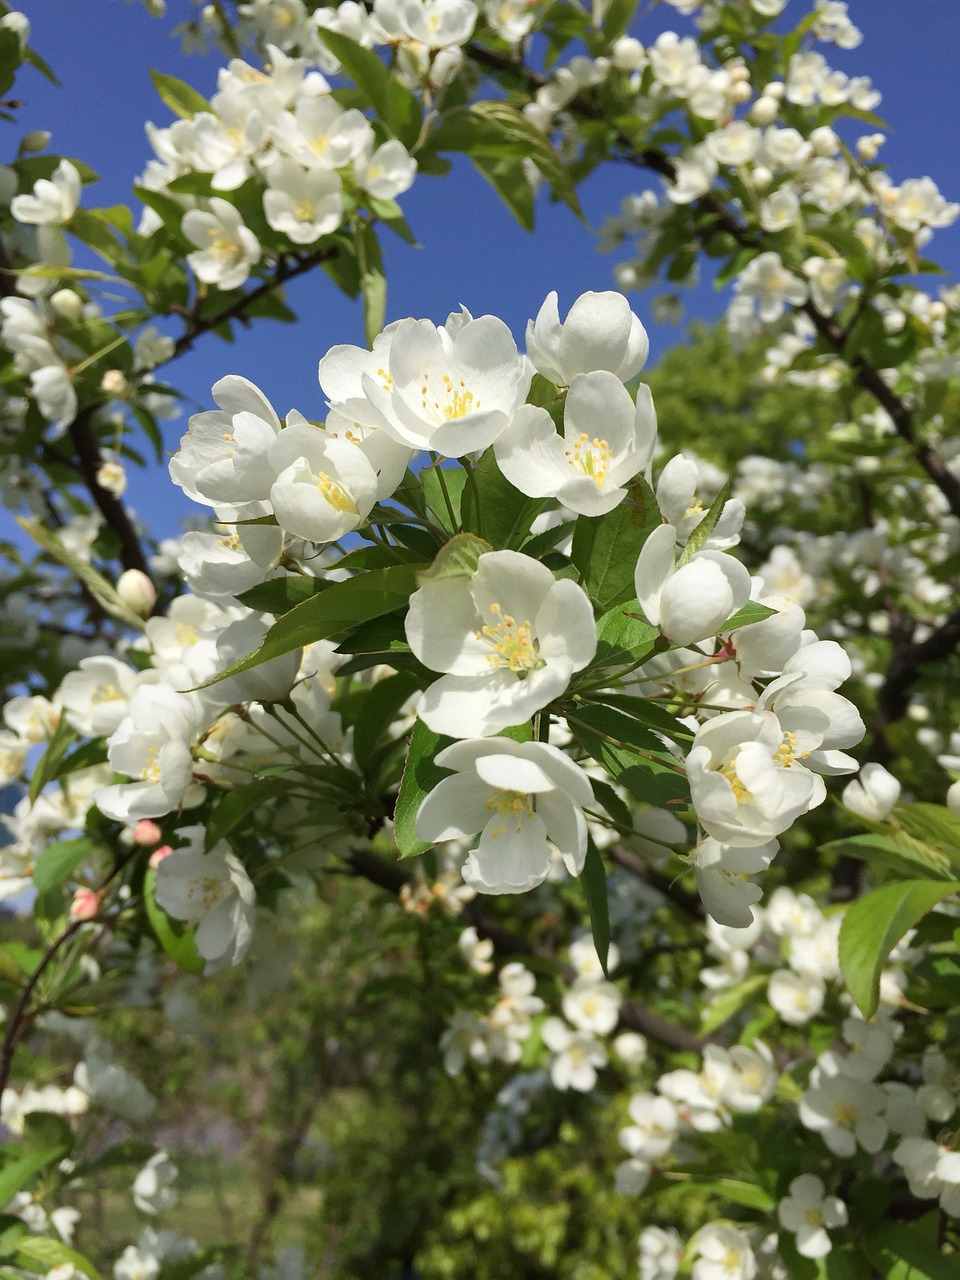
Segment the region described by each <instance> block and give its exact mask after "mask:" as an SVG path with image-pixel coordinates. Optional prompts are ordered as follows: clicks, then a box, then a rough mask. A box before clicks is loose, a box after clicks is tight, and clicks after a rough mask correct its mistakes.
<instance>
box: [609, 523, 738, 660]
mask: <svg viewBox="0 0 960 1280" xmlns="http://www.w3.org/2000/svg"><path fill="white" fill-rule="evenodd" d="M676 538H677V535H676V530H675V529H674V527H673V525H670V524H665V525H660V526H659V527H658V528H656V529H654V530H653V532H652V533H651V534H650V536H649V537H648V538H647V540H646V542H645V543H644V544H643V547H642V549H641V551H640V556H639V558H638V560H637V567H636V571H635V574H634V586H635V588H636V592H637V599H638V600H639V601H640V607H641V609H642V610H643V613H644V616H645V617H646V618H647V619H648V620H649V621H650V622H652V623H653V624H654V626H657V627H659V628H660V630H661V631H662V632H663V634H664V635H665V636H666V637H667V639H668V640H670V641H671V642H672V643H673V644H677V645H688V644H691V643H692V642H693V641H695V640H703V639H706V638H707V637H708V636H712V635H716V634H717V631H718V630H719V628H720V627H721V626H722V624H723V623H724V622H725V621H726V620H727V618H729V617H731V616H732V615H733V614H734V613H736V612H737V610H738V609H740V608H741V607H742V606H743V605H744V604H746V602H747V600H748V599H749V598H750V575H749V574H748V573H747V571H746V569H745V568H744V567H743V565H742V564H740V562H739V561H738V560H735V559H734V558H733V557H732V556H728V555H725V554H724V553H723V552H719V551H696V552H694V554H693V555H692V556H691V557H690V559H689V560H688V561H687V563H686V564H681V565H680V566H679V567H678V565H677V555H676Z"/></svg>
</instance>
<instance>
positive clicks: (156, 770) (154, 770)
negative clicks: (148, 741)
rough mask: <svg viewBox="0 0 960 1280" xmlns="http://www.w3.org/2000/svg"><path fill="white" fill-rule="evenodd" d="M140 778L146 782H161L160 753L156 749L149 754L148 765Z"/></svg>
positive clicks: (143, 769) (142, 770)
mask: <svg viewBox="0 0 960 1280" xmlns="http://www.w3.org/2000/svg"><path fill="white" fill-rule="evenodd" d="M140 777H141V779H142V781H144V782H159V781H160V752H159V750H158V749H157V748H156V747H151V748H150V750H149V751H148V752H147V763H146V764H145V765H144V766H143V768H142V769H141V770H140Z"/></svg>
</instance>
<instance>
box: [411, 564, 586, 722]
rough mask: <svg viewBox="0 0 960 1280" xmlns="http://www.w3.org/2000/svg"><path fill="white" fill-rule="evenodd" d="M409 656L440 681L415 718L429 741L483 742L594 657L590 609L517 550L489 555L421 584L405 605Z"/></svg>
mask: <svg viewBox="0 0 960 1280" xmlns="http://www.w3.org/2000/svg"><path fill="white" fill-rule="evenodd" d="M404 626H405V630H406V634H407V640H408V642H409V644H410V647H411V649H412V650H413V652H414V653H415V654H416V656H417V657H418V658H419V659H420V661H421V662H422V663H423V664H424V666H427V667H430V668H431V670H433V671H441V672H444V673H445V674H444V675H442V676H441V678H440V679H439V680H437V681H435V682H434V683H433V684H432V685H430V686H428V688H427V689H426V691H425V693H424V695H423V700H422V701H421V703H420V707H419V711H418V714H419V716H420V718H421V720H423V721H424V723H425V724H427V725H428V726H429V727H430V728H431V729H433V731H434V732H435V733H443V734H447V735H448V736H450V737H456V738H464V737H483V736H487V735H490V734H495V733H498V732H499V731H500V730H501V729H505V728H507V727H508V726H510V725H516V724H522V723H523V722H524V721H525V720H529V719H530V717H531V716H532V715H533V714H534V713H535V712H536V711H539V710H540V709H541V708H542V707H545V706H546V705H547V703H548V702H550V701H552V699H554V698H556V697H557V696H558V695H559V694H561V693H562V692H563V690H564V689H565V688H566V687H567V685H568V684H569V682H570V677H571V676H572V675H573V673H574V672H575V671H581V670H582V669H583V668H584V667H585V666H586V665H587V664H588V663H589V662H590V660H591V659H592V658H593V656H594V654H595V652H596V646H597V631H596V624H595V622H594V618H593V609H592V607H591V605H590V601H589V599H588V597H587V595H586V593H585V592H584V591H583V589H582V588H581V587H578V586H577V584H576V583H575V582H571V581H570V580H569V579H560V580H558V579H556V578H554V576H553V574H552V573H551V572H550V570H549V569H547V568H546V566H545V565H542V564H540V563H539V562H538V561H536V560H533V559H532V558H531V557H529V556H525V555H521V554H520V553H519V552H516V551H487V552H484V553H483V554H482V555H480V557H479V558H478V560H477V568H476V570H475V572H474V573H473V575H472V576H470V577H467V576H458V577H446V578H440V579H439V580H437V581H428V582H425V583H424V585H423V586H421V587H420V588H419V589H418V590H417V591H415V592H414V594H413V595H412V596H411V597H410V611H409V613H408V614H407V617H406V621H405V624H404Z"/></svg>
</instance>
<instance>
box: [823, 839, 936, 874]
mask: <svg viewBox="0 0 960 1280" xmlns="http://www.w3.org/2000/svg"><path fill="white" fill-rule="evenodd" d="M821 849H822V852H824V853H831V854H834V855H835V856H836V857H838V858H859V859H860V860H861V861H863V862H872V863H877V864H878V865H879V866H882V867H889V868H890V870H892V871H896V872H898V873H899V874H900V875H901V876H904V877H910V876H916V875H917V874H918V873H919V874H920V875H922V876H923V877H925V878H926V879H929V878H930V876H931V875H933V876H936V877H937V878H939V879H943V880H949V879H950V878H951V869H950V861H949V859H948V858H947V857H946V856H945V855H944V854H942V853H940V851H939V850H938V849H933V848H931V847H930V846H929V845H927V844H924V843H923V842H922V841H920V840H914V839H911V838H909V837H905V836H904V835H903V834H901V833H899V832H898V833H897V834H896V835H891V836H885V835H864V836H847V837H845V838H844V839H842V840H831V841H830V843H829V844H825V845H822V846H821Z"/></svg>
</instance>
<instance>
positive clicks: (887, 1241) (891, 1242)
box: [861, 1222, 957, 1280]
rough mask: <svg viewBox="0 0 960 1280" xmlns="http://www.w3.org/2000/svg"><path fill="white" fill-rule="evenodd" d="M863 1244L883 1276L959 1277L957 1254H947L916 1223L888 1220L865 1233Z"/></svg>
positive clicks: (907, 1279)
mask: <svg viewBox="0 0 960 1280" xmlns="http://www.w3.org/2000/svg"><path fill="white" fill-rule="evenodd" d="M861 1248H862V1249H863V1252H864V1253H865V1254H866V1255H867V1257H868V1258H869V1259H870V1261H871V1262H872V1263H873V1265H874V1267H876V1269H877V1271H878V1272H879V1274H880V1275H881V1276H882V1277H883V1280H956V1278H957V1258H956V1256H955V1255H954V1256H952V1257H946V1256H945V1255H944V1254H943V1252H942V1251H941V1250H940V1248H939V1247H938V1246H937V1244H936V1241H935V1240H934V1239H928V1238H927V1237H926V1236H925V1235H923V1234H922V1233H921V1232H920V1231H919V1230H918V1229H917V1228H916V1227H915V1226H911V1225H908V1224H905V1223H902V1222H888V1223H887V1224H886V1225H884V1226H881V1227H879V1228H878V1229H877V1230H876V1231H871V1232H869V1233H865V1234H864V1236H863V1238H862V1240H861Z"/></svg>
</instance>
